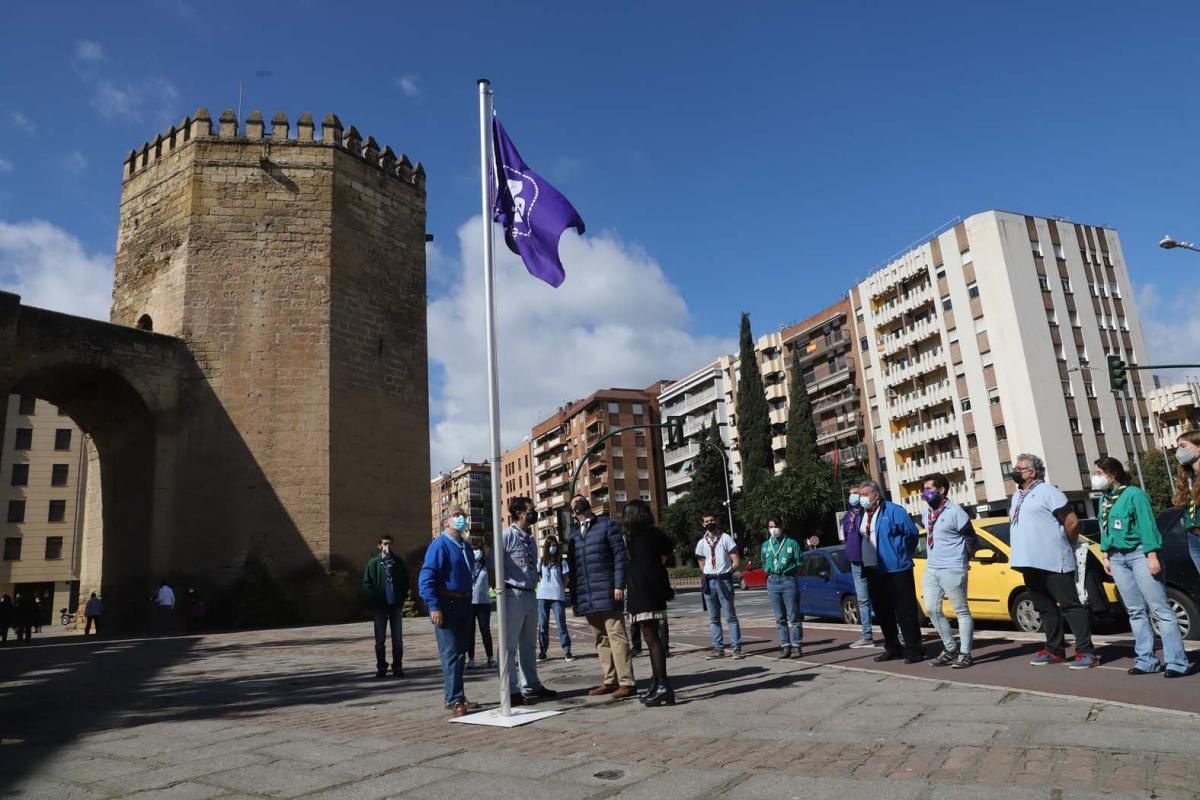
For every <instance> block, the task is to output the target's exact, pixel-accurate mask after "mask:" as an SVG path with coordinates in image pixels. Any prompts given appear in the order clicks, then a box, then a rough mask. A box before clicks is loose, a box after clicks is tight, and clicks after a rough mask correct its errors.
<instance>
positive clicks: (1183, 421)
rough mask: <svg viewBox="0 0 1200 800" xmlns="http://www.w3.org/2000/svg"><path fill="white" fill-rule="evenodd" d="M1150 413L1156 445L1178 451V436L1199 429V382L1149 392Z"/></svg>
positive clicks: (1174, 385)
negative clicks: (1176, 443)
mask: <svg viewBox="0 0 1200 800" xmlns="http://www.w3.org/2000/svg"><path fill="white" fill-rule="evenodd" d="M1131 374H1132V373H1131ZM1150 413H1151V415H1153V418H1154V423H1155V426H1154V427H1155V432H1156V436H1157V442H1156V444H1157V446H1158V447H1161V448H1163V449H1166V450H1173V449H1175V440H1176V439H1178V438H1179V434H1181V433H1185V432H1187V431H1194V430H1200V381H1196V380H1188V381H1187V382H1186V383H1175V384H1171V385H1170V386H1163V387H1162V388H1161V389H1154V390H1153V391H1151V392H1150Z"/></svg>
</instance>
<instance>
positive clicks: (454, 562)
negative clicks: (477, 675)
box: [417, 505, 479, 717]
mask: <svg viewBox="0 0 1200 800" xmlns="http://www.w3.org/2000/svg"><path fill="white" fill-rule="evenodd" d="M443 526H444V528H445V529H444V530H443V531H442V535H441V536H439V537H438V538H436V539H434V540H433V542H431V543H430V545H429V548H428V549H427V550H426V551H425V563H424V564H422V565H421V573H420V577H419V578H418V580H417V590H418V591H419V592H420V594H421V599H422V600H424V601H425V605H426V606H428V607H429V621H430V622H432V623H433V626H434V634H435V635H436V636H437V644H438V655H439V656H440V657H441V660H442V673H443V676H444V678H445V683H446V708H447V709H449V710H450V711H451V712H452V713H453V714H454V716H456V717H461V716H463V715H465V714H466V713H467V712H468V711H471V710H473V709H476V708H479V704H478V703H469V702H467V697H466V693H465V691H464V690H463V672H464V670H465V669H466V663H467V650H469V649H470V647H471V620H472V619H473V616H472V611H473V609H472V607H471V588H472V584H473V583H474V581H473V580H472V578H471V564H472V560H473V554H472V553H471V550H470V548H469V547H467V542H466V540H465V539H464V538H463V532H464V531H466V529H467V513H466V511H464V510H463V507H462V506H460V505H452V506H450V507H449V508H447V509H446V516H445V519H444V520H443Z"/></svg>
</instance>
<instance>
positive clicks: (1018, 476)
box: [1008, 469, 1025, 486]
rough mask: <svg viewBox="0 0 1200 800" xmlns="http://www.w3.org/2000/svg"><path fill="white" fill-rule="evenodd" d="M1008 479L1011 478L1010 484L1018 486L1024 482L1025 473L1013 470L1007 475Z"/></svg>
mask: <svg viewBox="0 0 1200 800" xmlns="http://www.w3.org/2000/svg"><path fill="white" fill-rule="evenodd" d="M1008 477H1010V478H1012V482H1013V483H1015V484H1016V485H1017V486H1020V485H1021V484H1022V483H1024V482H1025V473H1024V472H1022V471H1021V470H1019V469H1014V470H1013V471H1012V472H1010V473H1008Z"/></svg>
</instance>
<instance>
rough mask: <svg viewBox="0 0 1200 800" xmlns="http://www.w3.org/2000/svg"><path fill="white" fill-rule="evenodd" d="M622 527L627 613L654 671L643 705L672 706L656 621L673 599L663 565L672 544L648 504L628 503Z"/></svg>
mask: <svg viewBox="0 0 1200 800" xmlns="http://www.w3.org/2000/svg"><path fill="white" fill-rule="evenodd" d="M622 527H623V528H624V533H625V537H626V540H627V541H628V549H629V571H628V586H629V594H628V597H627V598H626V613H627V614H629V619H630V621H631V622H632V623H633V624H634V625H637V626H639V627H640V628H641V633H642V638H643V639H645V641H646V649H647V650H648V651H649V655H650V668H651V670H653V672H654V681H653V682H652V683H651V684H650V691H648V692H647V693H646V694H645V695H644V696H643V697H642V702H643V703H644V704H645V705H647V706H661V705H668V706H673V705H675V692H674V691H672V689H671V682H670V681H669V680H668V679H667V653H666V647H665V646H664V643H663V640H662V637H660V636H659V629H658V624H659V621H660V620H665V619H666V618H667V601H668V600H670V599H671V598H672V597H674V596H675V593H674V592H673V591H672V590H671V582H670V581H669V580H668V579H667V566H666V565H667V558H668V557H669V556H670V555H671V550H672V549H673V545H672V543H671V539H670V538H669V537H668V536H667V535H666V534H665V533H663V532H662V531H660V530H659V529H658V528H656V527H654V515H653V514H652V513H651V512H650V504H649V503H647V502H645V501H644V500H631V501H629V503H628V504H627V505H626V506H625V515H624V517H623V520H622Z"/></svg>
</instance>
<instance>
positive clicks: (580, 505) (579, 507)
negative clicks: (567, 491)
mask: <svg viewBox="0 0 1200 800" xmlns="http://www.w3.org/2000/svg"><path fill="white" fill-rule="evenodd" d="M571 510H572V511H574V512H575V513H576V514H586V513H588V512H589V511H591V510H592V507H591V505H590V504H589V503H588V502H587V501H586V500H580V501H578V502H577V503H575V505H573V506H571Z"/></svg>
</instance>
